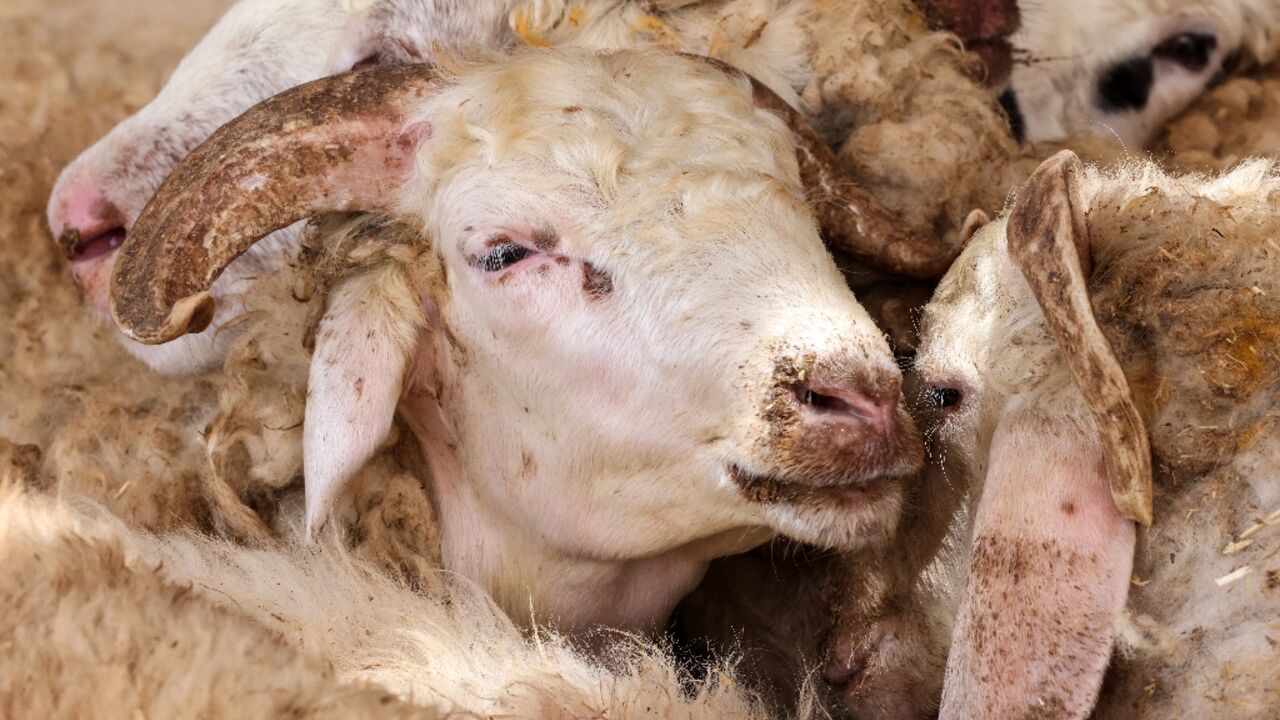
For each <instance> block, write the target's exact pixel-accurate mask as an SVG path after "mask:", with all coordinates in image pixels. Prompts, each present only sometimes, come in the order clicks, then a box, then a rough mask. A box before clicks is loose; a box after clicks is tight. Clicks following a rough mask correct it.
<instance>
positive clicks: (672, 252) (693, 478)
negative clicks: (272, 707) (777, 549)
mask: <svg viewBox="0 0 1280 720" xmlns="http://www.w3.org/2000/svg"><path fill="white" fill-rule="evenodd" d="M568 78H573V80H572V82H570V81H569V80H568ZM800 178H801V171H800V167H799V165H798V164H797V160H796V153H795V144H794V141H793V139H792V132H791V130H789V129H788V128H787V126H786V125H785V124H784V123H783V122H782V121H781V120H780V119H779V118H778V117H777V115H775V114H774V113H773V112H771V111H770V110H766V109H763V108H760V107H758V105H757V101H756V99H755V97H754V95H753V92H752V89H751V84H750V83H749V82H748V81H747V79H746V78H743V77H739V76H733V75H728V74H726V73H724V72H722V71H720V70H719V69H717V68H714V67H712V66H709V65H708V64H706V63H704V62H701V61H698V60H693V59H689V58H683V57H679V56H671V55H667V54H660V53H653V52H631V51H628V52H619V53H615V54H609V55H595V54H589V53H579V52H555V53H545V52H544V53H532V54H527V55H521V56H517V57H515V58H510V59H507V60H504V61H500V62H494V63H481V64H477V65H474V66H468V67H466V68H463V69H460V70H457V71H454V72H452V73H444V72H442V71H438V70H434V69H431V68H427V67H409V66H378V67H372V68H369V69H366V70H362V71H358V72H357V73H356V74H354V75H346V76H338V77H335V78H331V79H326V80H322V81H318V82H317V83H314V84H311V85H306V86H303V87H300V88H298V89H295V90H293V91H290V92H288V93H285V94H284V95H281V96H280V97H278V98H276V99H274V100H271V101H269V103H267V104H264V105H263V106H260V107H258V108H255V109H253V110H251V111H249V112H248V113H246V114H245V115H244V116H242V117H241V118H240V119H238V120H237V121H235V122H233V123H231V124H229V125H228V126H226V127H224V128H223V129H221V130H219V131H218V132H217V133H215V134H214V136H213V137H212V138H211V139H210V140H209V142H208V143H207V144H206V145H205V146H203V147H201V148H199V149H197V150H196V151H195V152H193V153H192V154H191V155H190V156H189V157H188V158H187V160H186V161H184V163H183V164H182V165H181V166H180V167H179V168H178V170H177V171H176V172H175V173H174V174H173V175H172V176H171V177H170V179H169V180H168V181H166V183H165V184H164V185H163V186H162V188H161V190H160V192H159V193H157V195H156V197H155V198H154V199H153V200H152V202H151V203H150V204H149V206H148V208H147V210H146V211H144V213H143V215H142V218H141V219H140V221H139V223H138V225H137V228H138V230H135V232H134V233H133V234H132V235H131V237H130V238H129V239H128V240H127V241H126V243H125V245H124V247H123V248H122V250H121V255H120V260H119V262H118V269H117V274H116V277H115V282H114V286H113V297H114V301H115V304H114V311H115V315H116V317H117V318H118V319H119V320H120V322H121V325H122V326H123V327H124V329H125V331H126V332H129V333H130V334H131V335H133V336H135V337H138V338H140V339H144V340H146V341H151V342H158V341H163V340H166V339H169V338H172V337H174V336H176V335H177V334H180V333H181V332H183V331H184V330H188V329H193V328H195V327H197V326H198V322H199V320H200V319H201V318H202V317H206V316H207V314H208V312H207V309H205V308H206V307H207V302H208V296H207V295H206V294H205V293H206V291H207V288H208V287H209V284H210V282H212V280H213V279H214V278H215V277H216V276H217V274H218V272H219V270H220V269H221V268H222V267H224V266H225V265H226V264H227V263H229V262H231V261H232V260H233V259H234V257H235V256H236V255H237V254H238V253H241V252H243V251H244V250H245V249H246V248H248V247H250V246H251V245H252V244H253V242H254V240H255V239H256V238H257V237H260V236H262V235H264V234H266V233H269V232H270V231H271V230H273V229H275V228H276V227H280V226H283V225H285V224H289V223H292V222H294V221H296V220H297V219H299V218H302V217H307V216H308V215H311V214H315V213H319V212H327V211H332V210H349V211H356V210H359V211H371V212H374V213H377V214H378V215H380V216H391V217H394V218H396V221H397V222H398V223H399V224H401V225H403V226H406V227H408V228H411V232H410V233H409V235H410V239H409V240H405V241H403V242H399V243H387V242H381V244H379V243H380V241H377V240H374V241H371V242H372V243H373V245H374V247H372V248H370V249H366V250H365V251H363V252H364V253H365V256H366V260H365V261H364V262H362V263H361V264H360V267H361V268H362V269H361V270H359V271H356V272H352V273H349V274H347V275H346V276H344V277H342V278H341V279H340V280H339V281H338V282H337V284H336V285H335V286H334V287H333V290H332V292H331V293H330V295H329V298H328V305H327V311H326V314H325V317H324V318H323V320H322V321H321V323H320V326H319V329H318V332H317V335H316V346H315V354H314V358H313V361H312V365H311V381H310V391H309V399H308V404H307V412H306V423H305V431H304V438H305V442H304V456H305V461H304V462H305V466H306V492H307V496H308V522H309V524H310V526H311V528H312V530H313V531H318V530H319V529H320V527H321V526H322V525H323V523H324V519H325V517H326V516H327V512H328V509H329V503H331V502H332V501H334V500H335V499H336V498H338V497H340V496H341V493H342V490H343V488H344V486H345V483H346V482H347V480H348V479H349V477H350V475H351V473H352V472H353V471H354V470H355V469H356V468H358V467H359V466H360V464H361V463H362V462H364V460H365V459H366V458H367V457H368V456H369V455H370V454H371V453H373V452H375V451H376V450H377V448H378V447H379V446H380V444H381V443H382V442H383V441H384V439H385V437H386V433H387V430H388V428H389V427H390V424H391V419H392V417H393V415H395V414H396V413H397V412H399V414H400V416H401V417H402V418H403V419H404V422H405V424H406V425H407V426H408V427H409V428H410V429H411V431H412V432H413V434H414V436H415V437H416V438H417V440H418V441H419V443H420V445H421V447H422V449H423V454H424V456H425V458H426V459H427V464H428V465H429V467H430V488H431V494H432V497H433V500H434V501H435V504H436V506H437V510H438V513H439V515H440V523H441V542H442V554H443V557H444V563H445V566H446V567H447V568H449V569H452V570H455V571H458V572H460V573H462V574H463V575H465V576H467V577H470V578H472V579H474V580H476V581H477V582H479V583H480V584H481V585H482V586H484V587H485V588H486V589H488V590H489V591H490V592H491V593H493V595H494V596H495V598H496V599H497V600H498V601H499V602H500V604H502V605H503V606H504V607H505V608H506V609H507V610H508V611H511V612H513V613H515V614H516V616H518V617H527V615H528V613H529V612H530V609H532V611H533V612H535V613H537V614H538V615H539V616H540V617H550V618H552V619H554V620H555V621H556V622H558V623H560V624H561V625H562V626H565V627H568V628H584V627H589V626H593V625H596V624H607V625H610V626H614V627H635V628H639V627H653V626H654V625H655V624H657V623H660V622H662V621H663V619H664V618H665V616H666V614H667V613H668V612H669V611H670V609H671V607H672V606H673V605H674V603H675V602H676V601H677V600H678V599H679V598H680V597H681V596H682V595H683V594H684V593H685V592H687V591H688V590H689V589H690V588H691V587H692V586H693V585H694V584H695V583H696V582H697V581H698V579H699V578H700V577H701V574H702V571H703V570H704V568H705V567H706V564H707V562H709V561H710V560H711V559H712V558H715V557H717V556H720V555H724V554H728V553H731V552H734V551H738V550H742V549H745V548H747V547H751V546H753V545H755V544H758V543H761V542H764V541H765V540H767V539H768V538H770V537H772V536H774V535H775V534H777V533H784V534H787V535H790V536H792V537H796V538H800V539H803V540H806V541H810V542H814V543H818V544H820V545H826V546H837V547H858V546H861V545H863V544H865V543H867V542H869V541H872V540H875V539H877V538H881V537H883V536H884V534H885V533H887V532H889V531H890V530H891V529H892V527H893V524H894V522H895V518H896V514H897V510H898V505H899V497H900V487H899V485H898V480H899V479H900V478H902V477H904V476H906V475H908V474H909V473H911V472H912V471H913V470H914V469H915V468H916V467H917V466H918V464H919V462H920V444H919V441H918V440H917V439H916V435H915V432H914V428H913V426H912V424H911V420H910V418H909V417H908V416H907V414H906V413H905V411H904V410H903V409H902V407H901V405H900V402H899V401H900V397H901V384H900V383H901V377H900V373H899V371H898V369H897V367H896V365H895V363H894V360H893V357H892V355H891V353H890V351H889V348H888V346H887V345H886V343H885V341H884V339H883V337H882V336H881V334H880V332H879V331H878V330H877V329H876V327H875V325H874V324H873V323H872V322H871V320H870V318H869V317H868V316H867V314H866V312H865V311H864V310H863V309H862V308H861V307H860V306H859V305H858V303H857V302H856V300H855V299H854V297H853V295H852V293H851V292H850V291H849V289H848V288H847V286H846V285H845V284H844V281H843V279H842V277H841V275H840V273H839V271H838V270H837V268H836V267H835V264H834V263H833V262H832V259H831V256H830V255H829V254H828V253H827V252H826V250H825V249H824V247H823V244H822V241H821V239H820V237H819V234H818V225H817V222H816V220H815V218H814V216H813V213H812V211H811V210H810V209H809V207H808V206H807V204H806V203H805V188H804V185H803V184H802V182H801V179H800ZM375 217H377V216H375ZM357 222H361V221H357ZM374 235H375V236H379V235H378V234H374ZM368 258H372V259H368ZM548 578H555V581H554V582H550V581H549V580H548ZM569 578H572V579H573V580H572V581H568V580H567V579H569Z"/></svg>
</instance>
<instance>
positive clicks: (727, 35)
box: [48, 0, 1013, 373]
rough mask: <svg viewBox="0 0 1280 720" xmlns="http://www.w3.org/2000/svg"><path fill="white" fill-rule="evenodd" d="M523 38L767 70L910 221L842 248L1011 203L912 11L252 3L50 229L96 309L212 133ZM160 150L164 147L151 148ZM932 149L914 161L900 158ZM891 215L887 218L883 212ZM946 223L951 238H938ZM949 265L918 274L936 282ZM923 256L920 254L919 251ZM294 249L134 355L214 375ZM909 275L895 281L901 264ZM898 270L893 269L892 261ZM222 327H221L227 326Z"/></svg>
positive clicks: (58, 200) (889, 1) (958, 70)
mask: <svg viewBox="0 0 1280 720" xmlns="http://www.w3.org/2000/svg"><path fill="white" fill-rule="evenodd" d="M521 42H525V43H528V44H532V45H536V46H543V45H548V44H560V45H574V46H584V47H591V48H596V49H610V48H618V47H631V46H637V45H654V44H656V45H660V46H663V47H667V48H670V49H675V50H680V51H683V52H693V53H698V54H706V55H710V56H712V57H716V58H720V59H722V60H725V61H727V62H729V63H730V64H732V65H734V66H736V67H738V68H740V69H743V70H746V71H747V72H749V73H752V74H754V75H756V76H757V77H758V78H759V79H760V80H761V81H762V82H763V83H764V84H765V85H767V86H768V87H770V88H771V89H773V90H774V91H775V92H777V93H778V94H779V95H780V96H781V97H782V98H783V99H784V100H786V101H788V102H790V103H793V104H795V105H796V106H797V107H799V108H800V109H801V110H802V112H803V114H804V115H805V116H806V117H807V118H808V119H810V120H812V121H813V122H814V124H815V126H816V127H817V129H818V131H819V132H820V133H821V135H822V137H823V138H824V139H825V140H827V141H828V143H830V144H832V145H833V147H836V148H837V150H838V153H839V155H840V158H841V161H842V163H843V164H844V166H845V168H846V169H847V170H848V171H849V172H850V175H851V177H852V178H853V179H855V180H859V181H861V182H862V184H863V185H865V186H867V187H868V188H870V189H871V190H872V191H873V195H868V196H867V199H868V200H870V199H873V196H874V199H877V200H879V201H880V202H882V203H884V204H885V205H886V206H887V208H888V211H889V212H891V213H892V214H893V215H894V216H895V217H897V218H900V219H901V221H895V222H889V223H881V224H880V231H881V232H882V233H883V232H889V231H892V232H893V233H895V235H891V236H888V235H886V236H881V237H877V238H875V239H874V242H872V243H869V244H865V245H861V246H859V245H856V244H855V245H852V246H849V245H841V243H840V242H839V241H840V240H841V238H840V236H839V234H838V233H833V234H832V236H831V239H832V240H833V243H834V245H835V246H836V247H837V248H842V249H844V250H852V251H854V252H853V256H852V259H854V260H857V261H859V262H862V263H868V262H869V263H870V264H872V265H873V266H875V265H881V266H883V265H884V263H883V262H877V260H878V258H877V256H876V255H875V253H872V254H871V255H870V256H868V255H867V253H866V252H864V250H865V249H866V248H872V249H875V248H879V247H881V246H883V245H890V246H901V245H903V244H904V243H902V242H900V241H901V240H902V239H903V237H904V236H905V237H925V238H934V236H935V235H954V234H955V231H956V230H958V228H959V227H960V226H961V225H962V223H963V220H964V218H965V215H966V213H968V211H969V210H970V209H971V208H972V207H974V206H992V205H993V204H995V203H998V202H999V199H1000V198H1001V197H1002V195H1001V193H1000V192H999V190H998V188H997V187H996V186H997V185H998V183H992V182H991V181H990V179H989V178H988V177H987V173H988V172H989V171H990V169H991V168H992V167H993V166H994V167H998V166H999V164H1000V163H999V162H997V161H998V160H999V159H1000V158H1003V157H1005V156H1007V155H1008V154H1009V153H1010V152H1012V151H1013V145H1012V140H1011V139H1010V137H1009V136H1008V134H1007V132H1006V131H1005V130H1004V120H1003V119H1002V117H1001V115H1000V112H999V110H998V108H996V106H995V104H994V102H993V101H992V98H991V97H990V95H989V93H987V92H986V91H984V90H983V89H982V88H980V87H979V86H978V85H977V84H976V83H975V82H973V80H972V79H970V78H969V77H968V75H969V74H970V71H971V67H972V63H971V61H970V60H969V59H967V58H966V57H965V56H964V55H963V53H961V52H960V49H959V47H958V46H957V44H956V42H955V39H954V37H952V36H950V35H947V34H945V33H934V32H930V31H928V29H927V28H926V26H925V25H924V23H923V21H922V19H921V17H920V16H919V14H918V13H916V12H915V10H914V9H913V8H912V7H911V6H910V5H909V4H908V3H906V2H903V0H864V1H863V2H859V3H857V4H855V5H854V6H852V7H850V6H848V5H847V4H846V3H841V2H835V1H833V0H804V2H794V3H773V2H763V3H762V2H758V1H757V0H713V1H711V2H698V3H659V4H652V3H638V2H623V3H616V2H611V1H606V0H591V1H590V2H572V3H564V2H554V1H551V2H548V1H547V0H485V1H483V2H475V3H468V4H466V5H465V6H462V7H460V6H456V5H454V4H452V3H430V2H422V1H421V0H382V1H381V2H360V3H350V2H347V1H346V0H245V1H244V2H241V3H239V4H238V5H236V6H235V7H234V8H233V9H232V10H231V11H230V12H229V13H228V14H227V16H226V17H225V18H224V19H223V20H222V21H221V22H219V23H218V25H217V26H216V27H215V28H214V30H213V31H211V32H210V33H209V35H208V36H206V37H205V39H204V40H202V41H201V43H200V44H199V45H198V46H197V47H196V48H195V49H194V50H193V51H192V53H191V54H190V55H189V56H188V57H187V58H186V59H185V60H184V62H183V63H182V65H180V66H179V68H178V70H177V71H176V72H175V74H174V76H173V78H172V79H171V80H170V82H169V83H168V84H167V85H166V87H165V89H164V90H163V91H162V92H161V93H160V95H159V96H158V97H157V98H156V99H155V100H154V101H153V102H151V103H149V104H148V105H147V106H146V107H145V108H143V109H142V110H141V111H140V112H139V113H138V114H137V115H135V116H134V117H132V118H129V119H128V120H126V121H125V122H123V123H121V124H120V125H119V126H118V127H117V128H116V129H115V130H113V131H112V133H111V134H109V135H108V136H107V137H105V138H103V139H102V140H101V141H100V142H99V143H97V144H96V145H94V146H93V147H92V148H90V149H89V150H87V151H86V152H85V153H84V154H82V156H81V157H80V158H78V159H77V160H76V161H75V162H74V163H72V164H71V165H70V166H68V167H67V168H66V170H65V171H64V172H63V174H62V176H61V177H60V179H59V181H58V184H57V185H56V186H55V188H54V192H53V194H52V196H51V198H50V202H49V208H48V215H49V225H50V228H51V230H52V231H53V233H54V235H55V237H56V238H58V239H59V242H60V243H61V244H62V245H63V247H64V249H66V250H67V252H68V253H69V255H70V257H71V258H72V270H73V274H74V276H75V277H76V278H77V280H78V282H79V283H80V284H81V285H82V286H83V287H84V288H85V291H86V296H87V298H88V300H89V302H90V304H91V305H92V306H93V307H94V308H95V309H96V310H97V311H98V313H99V314H100V315H103V316H105V315H106V311H107V297H106V296H107V284H108V278H109V276H110V272H111V266H112V263H113V261H114V260H113V258H114V257H115V253H114V250H115V248H116V247H117V246H118V244H119V242H120V241H121V240H122V238H123V237H124V236H125V229H126V228H129V227H131V226H132V225H133V223H134V222H135V221H136V219H137V217H138V215H139V213H140V212H141V210H142V207H143V205H144V204H145V202H146V200H147V199H148V198H149V197H150V196H151V194H152V193H153V192H154V190H155V188H156V187H157V186H158V185H159V183H160V181H161V180H162V179H163V178H164V176H165V175H167V174H168V172H169V171H170V170H171V169H172V168H173V167H174V166H175V165H176V163H177V162H178V161H179V160H180V159H181V158H182V157H183V156H184V155H185V154H186V153H187V152H189V151H190V150H191V149H192V148H194V147H195V146H196V145H197V144H199V142H200V141H202V140H203V139H204V138H205V137H207V136H208V134H209V133H210V132H212V130H213V129H214V128H215V127H217V126H218V125H219V124H221V123H223V122H225V121H227V120H229V119H230V118H231V117H234V116H235V115H236V114H237V113H239V112H241V111H243V110H244V109H246V108H248V107H249V106H250V105H252V104H253V103H255V102H258V101H260V100H262V99H264V98H266V97H268V96H270V95H271V94H273V93H276V92H279V91H281V90H283V89H285V88H287V87H291V86H294V85H297V84H299V83H301V82H304V81H307V80H311V79H314V78H318V77H321V76H324V75H329V74H332V73H334V72H338V71H341V70H345V69H348V68H350V67H352V66H353V65H355V64H358V63H360V62H362V61H364V60H378V61H394V62H411V61H421V60H424V59H431V58H433V57H436V50H437V48H438V47H444V48H447V49H450V50H453V51H464V52H475V51H476V50H477V49H495V48H497V49H501V48H509V47H512V46H514V45H517V44H520V43H521ZM157 138H158V139H159V142H157ZM907 146H910V147H916V146H924V147H926V148H928V150H927V151H923V150H922V151H919V152H912V153H909V154H908V153H903V152H901V148H903V147H907ZM881 214H885V213H881ZM939 229H941V231H942V232H941V233H938V232H937V231H938V230H939ZM936 244H937V247H936V254H938V255H939V256H940V257H941V258H942V260H941V261H940V262H933V263H932V264H931V265H929V266H928V267H927V269H921V268H919V267H917V268H916V269H915V274H933V275H937V274H938V273H940V272H941V269H942V267H944V266H945V261H946V259H949V258H950V256H951V255H952V254H953V252H954V243H948V242H944V241H942V240H938V241H937V243H936ZM915 246H916V247H922V245H921V244H919V243H915ZM296 248H297V229H296V228H294V229H292V230H289V231H287V232H281V233H278V234H276V235H274V236H273V238H272V240H270V241H269V242H267V243H263V244H260V245H258V246H255V248H254V249H253V251H251V252H249V253H247V254H246V255H245V256H243V257H242V258H241V259H240V260H238V261H237V262H236V263H235V264H233V265H232V266H231V267H230V268H229V269H228V271H227V272H226V273H225V274H224V275H223V276H222V277H221V278H219V281H218V283H217V284H216V285H215V287H214V289H213V292H214V293H215V295H217V296H218V297H220V298H222V299H223V300H224V301H225V302H223V303H221V304H220V305H219V308H220V309H219V315H218V317H216V318H213V320H212V323H211V327H210V330H209V331H208V332H205V333H200V334H194V335H190V336H186V337H184V338H183V339H182V340H180V341H178V342H175V343H170V344H168V345H164V346H159V347H149V346H142V345H139V344H137V343H131V342H126V347H127V348H128V349H129V350H130V352H132V353H134V354H135V355H137V356H138V357H140V358H141V359H143V360H144V361H146V362H147V363H148V364H149V365H151V366H152V367H153V368H155V369H158V370H160V371H163V372H168V373H175V372H192V371H197V370H202V369H207V368H209V367H211V366H213V365H216V364H217V363H218V362H219V361H220V360H221V358H222V356H223V355H224V354H225V352H226V350H227V348H228V347H229V345H230V343H231V342H233V341H234V338H235V333H234V332H233V331H232V330H231V328H233V327H234V323H233V322H232V321H233V320H234V319H235V318H236V317H239V316H240V315H241V313H242V311H243V308H242V306H241V303H240V298H241V296H242V294H243V292H244V290H245V288H246V286H247V285H248V284H249V283H250V282H252V280H253V279H255V278H258V277H261V276H262V275H263V274H265V273H268V272H270V271H272V270H273V269H275V268H278V267H280V266H281V265H282V264H283V263H284V262H285V261H287V259H288V258H289V257H290V255H291V254H292V253H293V252H295V251H296ZM903 268H904V266H903V265H902V264H901V263H899V264H898V265H897V269H903ZM890 269H893V263H890ZM223 327H227V328H228V330H227V331H226V332H219V328H223Z"/></svg>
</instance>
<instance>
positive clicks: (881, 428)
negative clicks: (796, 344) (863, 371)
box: [796, 377, 898, 438]
mask: <svg viewBox="0 0 1280 720" xmlns="http://www.w3.org/2000/svg"><path fill="white" fill-rule="evenodd" d="M796 397H797V398H798V399H799V400H800V406H801V408H802V409H803V411H804V414H805V416H806V419H808V420H810V421H816V422H820V423H823V424H829V423H835V424H839V425H847V426H849V427H850V428H851V429H857V430H860V431H864V432H866V431H869V432H870V433H871V434H872V435H875V436H879V437H882V438H887V437H889V435H890V434H891V433H893V431H894V429H895V425H896V422H895V417H896V415H897V411H898V387H897V386H896V385H894V386H892V387H886V388H883V389H879V390H870V389H868V388H866V387H862V386H860V385H859V384H856V383H853V382H840V383H833V382H823V380H822V379H821V378H820V377H810V378H809V379H808V380H807V381H806V382H802V383H800V384H798V385H797V386H796Z"/></svg>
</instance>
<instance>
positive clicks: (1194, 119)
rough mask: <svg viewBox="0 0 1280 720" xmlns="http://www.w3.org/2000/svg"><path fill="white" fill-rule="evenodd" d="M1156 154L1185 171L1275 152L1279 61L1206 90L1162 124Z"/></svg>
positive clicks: (1279, 127)
mask: <svg viewBox="0 0 1280 720" xmlns="http://www.w3.org/2000/svg"><path fill="white" fill-rule="evenodd" d="M1155 152H1156V153H1157V155H1158V156H1162V155H1165V154H1167V155H1168V156H1169V158H1168V160H1167V161H1166V163H1167V164H1168V165H1170V166H1172V167H1174V168H1179V169H1183V170H1186V171H1200V172H1210V171H1221V170H1225V169H1227V168H1229V167H1231V166H1233V165H1235V164H1237V163H1239V162H1240V161H1242V160H1245V159H1247V158H1250V157H1257V156H1268V157H1276V156H1278V155H1280V64H1276V63H1272V64H1271V65H1267V66H1265V67H1262V68H1260V69H1256V70H1255V71H1253V72H1251V73H1248V74H1245V75H1241V76H1238V77H1233V78H1231V79H1229V80H1227V81H1226V82H1224V83H1223V84H1222V85H1220V86H1218V87H1216V88H1214V89H1213V90H1211V91H1209V92H1207V93H1205V94H1204V95H1203V96H1201V97H1200V99H1199V100H1197V101H1196V102H1195V103H1194V104H1193V105H1192V106H1191V107H1190V108H1188V109H1187V111H1186V112H1185V113H1183V114H1182V115H1181V116H1180V117H1178V118H1176V119H1175V120H1173V121H1172V122H1170V123H1169V125H1168V126H1167V127H1166V128H1165V129H1164V130H1163V132H1162V133H1161V136H1160V138H1159V141H1158V142H1157V143H1156V146H1155Z"/></svg>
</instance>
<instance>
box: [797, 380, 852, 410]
mask: <svg viewBox="0 0 1280 720" xmlns="http://www.w3.org/2000/svg"><path fill="white" fill-rule="evenodd" d="M796 395H797V396H798V397H799V398H800V404H801V405H805V406H807V407H811V408H814V409H816V410H826V411H829V412H852V411H853V408H852V407H850V405H849V403H847V402H845V401H844V400H841V399H840V398H838V397H836V396H834V395H824V394H822V393H820V392H817V391H816V390H814V389H813V388H808V387H804V386H800V387H797V388H796Z"/></svg>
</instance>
